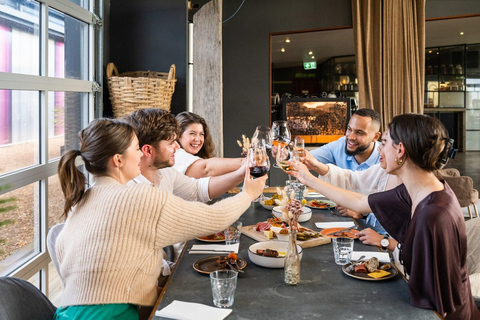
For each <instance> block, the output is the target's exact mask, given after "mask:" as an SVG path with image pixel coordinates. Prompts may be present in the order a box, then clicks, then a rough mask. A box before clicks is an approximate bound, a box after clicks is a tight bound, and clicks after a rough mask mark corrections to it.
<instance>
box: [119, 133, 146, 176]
mask: <svg viewBox="0 0 480 320" xmlns="http://www.w3.org/2000/svg"><path fill="white" fill-rule="evenodd" d="M142 155H143V153H142V151H141V150H140V147H139V145H138V139H137V136H136V135H134V136H133V139H132V142H131V143H130V146H129V147H128V149H127V150H125V152H124V153H123V154H122V155H121V157H122V163H123V166H122V174H123V177H124V178H125V179H126V181H129V180H131V179H133V178H135V177H137V176H138V175H139V174H140V158H141V157H142Z"/></svg>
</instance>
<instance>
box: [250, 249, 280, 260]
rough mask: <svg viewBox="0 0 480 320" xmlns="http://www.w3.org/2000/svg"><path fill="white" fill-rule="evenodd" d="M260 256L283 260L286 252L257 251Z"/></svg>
mask: <svg viewBox="0 0 480 320" xmlns="http://www.w3.org/2000/svg"><path fill="white" fill-rule="evenodd" d="M255 253H256V254H258V255H259V256H264V257H272V258H283V257H285V252H280V251H277V250H273V249H257V251H256V252H255Z"/></svg>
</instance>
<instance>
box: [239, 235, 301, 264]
mask: <svg viewBox="0 0 480 320" xmlns="http://www.w3.org/2000/svg"><path fill="white" fill-rule="evenodd" d="M287 247H288V242H284V241H264V242H257V243H254V244H252V245H251V246H250V247H249V248H248V258H250V261H252V262H253V263H255V264H256V265H259V266H261V267H265V268H283V265H284V263H285V257H282V258H273V257H265V256H260V255H258V254H256V253H255V252H257V249H263V250H265V249H272V250H277V251H278V252H285V253H286V252H287ZM297 250H298V255H299V257H300V260H302V256H303V249H302V247H300V246H299V245H298V244H297Z"/></svg>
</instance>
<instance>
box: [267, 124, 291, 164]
mask: <svg viewBox="0 0 480 320" xmlns="http://www.w3.org/2000/svg"><path fill="white" fill-rule="evenodd" d="M270 136H271V138H272V146H274V147H276V148H278V146H279V145H280V144H282V145H283V144H285V145H288V144H289V143H290V139H291V137H292V136H291V134H290V130H288V125H287V121H283V120H282V121H274V122H273V124H272V129H270ZM272 151H273V153H272V155H273V157H274V158H276V156H277V154H278V150H276V151H275V150H272ZM273 166H274V167H275V168H278V164H277V163H275V164H274V165H273Z"/></svg>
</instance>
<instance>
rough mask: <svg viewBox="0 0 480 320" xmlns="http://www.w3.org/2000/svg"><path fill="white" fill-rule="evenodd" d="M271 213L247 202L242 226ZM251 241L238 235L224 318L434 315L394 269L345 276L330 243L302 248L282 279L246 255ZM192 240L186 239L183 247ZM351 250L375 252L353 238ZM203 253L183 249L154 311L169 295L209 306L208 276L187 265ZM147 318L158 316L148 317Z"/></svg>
mask: <svg viewBox="0 0 480 320" xmlns="http://www.w3.org/2000/svg"><path fill="white" fill-rule="evenodd" d="M312 210H313V214H312V218H311V219H310V220H309V221H307V222H304V223H301V225H303V226H306V227H309V228H311V229H313V230H318V229H317V228H316V227H315V222H327V221H349V220H350V221H351V219H350V218H345V217H341V216H334V215H333V214H332V212H331V211H330V210H317V209H312ZM269 217H271V212H270V211H269V210H266V209H264V208H263V207H262V206H261V205H260V204H259V203H252V204H251V206H250V208H249V209H248V210H247V211H246V212H245V213H244V214H243V215H242V216H241V217H240V219H239V220H240V221H242V222H243V225H244V226H245V225H252V224H255V223H257V222H259V221H265V220H266V219H267V218H269ZM255 242H256V241H255V240H253V239H251V238H249V237H247V236H245V235H242V236H241V239H240V251H239V257H241V258H244V259H245V260H246V261H247V263H248V265H247V266H246V268H245V269H244V273H240V274H239V276H238V282H237V289H236V292H235V302H234V304H233V307H232V310H233V312H232V313H231V314H230V315H229V316H228V317H227V319H232V320H233V319H238V320H240V319H241V320H246V319H275V320H278V319H408V320H412V319H438V318H439V317H438V316H437V315H436V313H435V312H434V311H431V310H424V309H419V308H415V307H413V306H411V305H410V303H409V294H408V288H407V282H406V281H405V280H404V278H403V277H402V276H401V275H400V274H399V275H397V276H396V277H394V278H392V279H388V280H382V281H365V280H359V279H354V278H351V277H349V276H347V275H345V274H344V273H343V271H342V268H341V266H339V265H337V264H335V262H334V258H333V250H332V244H326V245H321V246H317V247H313V248H307V249H304V252H303V258H302V261H301V264H300V265H301V273H300V279H301V280H300V284H299V285H297V286H289V285H287V284H285V282H284V281H283V276H284V270H283V269H268V268H263V267H260V266H257V265H255V264H254V263H253V262H251V261H250V259H249V258H248V253H247V251H248V247H249V246H250V245H251V244H253V243H255ZM194 244H205V243H204V242H200V241H198V240H191V241H189V243H188V244H187V245H186V249H189V248H191V246H192V245H194ZM354 250H355V251H378V249H377V248H376V247H373V246H368V245H364V244H362V243H361V242H360V241H358V240H355V244H354ZM207 256H209V255H191V254H188V253H185V254H184V255H183V256H182V257H181V259H180V260H179V261H178V263H177V267H176V270H175V272H174V274H173V276H172V278H171V281H170V283H169V284H168V287H167V288H166V291H165V293H164V295H163V297H161V301H160V303H159V305H158V308H157V309H158V310H160V309H162V308H164V307H166V306H167V305H169V304H170V303H171V302H172V301H173V300H180V301H186V302H196V303H202V304H205V305H209V306H213V302H212V293H211V289H210V278H209V276H208V275H206V274H201V273H198V272H196V271H195V270H194V269H193V267H192V266H193V263H194V262H195V261H196V260H198V259H201V258H204V257H207ZM153 319H163V318H160V317H156V316H155V317H154V318H153Z"/></svg>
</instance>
